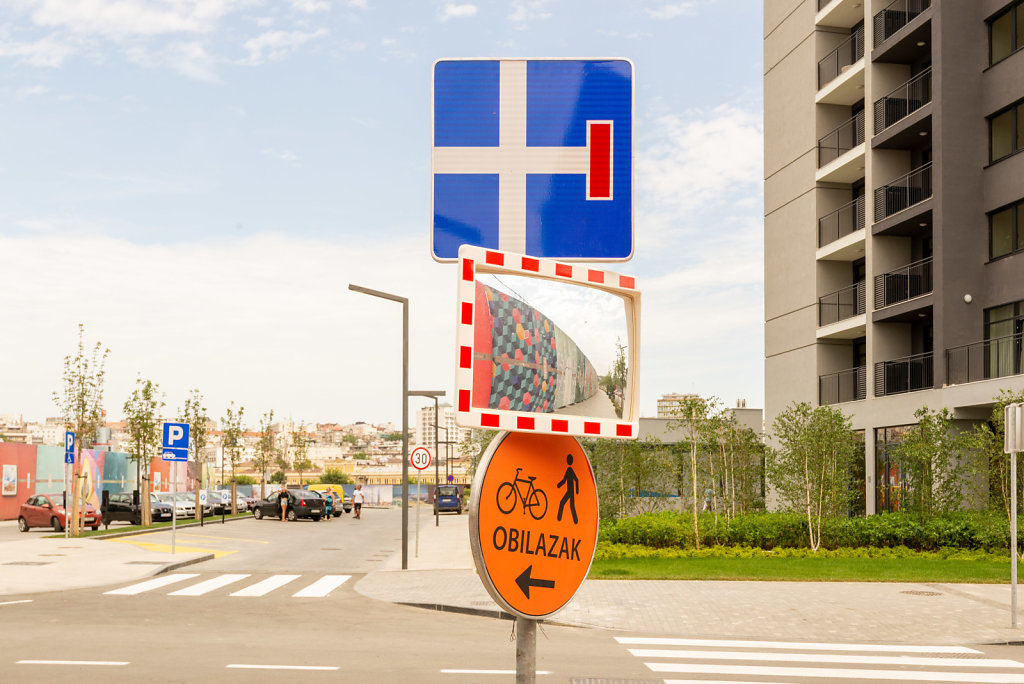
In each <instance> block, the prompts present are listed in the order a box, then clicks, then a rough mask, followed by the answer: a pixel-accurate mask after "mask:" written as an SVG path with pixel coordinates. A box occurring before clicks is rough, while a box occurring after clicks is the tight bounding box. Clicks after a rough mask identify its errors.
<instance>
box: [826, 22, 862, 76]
mask: <svg viewBox="0 0 1024 684" xmlns="http://www.w3.org/2000/svg"><path fill="white" fill-rule="evenodd" d="M862 57H864V27H863V26H861V27H859V28H858V29H857V30H856V31H854V32H853V33H851V34H850V37H849V38H847V39H846V40H844V41H843V42H842V43H840V44H839V45H838V46H837V47H836V49H834V50H833V51H832V52H830V53H828V54H827V55H825V56H824V57H823V58H822V59H821V60H820V61H819V62H818V90H821V89H822V88H824V87H825V86H826V85H827V84H829V83H831V82H832V81H834V80H835V79H836V78H838V77H839V75H840V74H842V73H843V72H845V71H847V70H848V69H850V67H852V66H853V65H854V64H856V63H857V62H858V61H859V60H860V59H861V58H862Z"/></svg>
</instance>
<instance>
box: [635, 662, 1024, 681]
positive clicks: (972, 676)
mask: <svg viewBox="0 0 1024 684" xmlns="http://www.w3.org/2000/svg"><path fill="white" fill-rule="evenodd" d="M644 664H645V665H646V666H647V667H649V668H650V669H651V670H652V671H654V672H673V673H679V674H713V675H739V676H755V677H815V678H819V679H881V680H889V681H897V680H898V681H927V682H979V683H983V684H1004V683H1005V684H1012V683H1022V682H1024V675H1022V674H1017V673H998V672H989V673H984V674H982V673H975V672H937V671H928V670H864V669H853V668H851V669H840V668H830V667H772V666H764V665H704V664H700V663H644ZM677 681H678V682H682V681H684V680H668V679H666V680H665V682H666V684H672V683H673V682H677Z"/></svg>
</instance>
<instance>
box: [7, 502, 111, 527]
mask: <svg viewBox="0 0 1024 684" xmlns="http://www.w3.org/2000/svg"><path fill="white" fill-rule="evenodd" d="M100 522H102V521H101V519H100V513H99V511H97V510H96V509H95V508H93V506H92V504H88V503H87V504H85V506H84V507H83V508H82V524H84V525H85V526H86V527H91V528H92V529H93V530H98V529H100ZM66 525H67V513H66V512H65V511H64V495H63V494H36V495H35V496H30V497H29V498H28V499H27V500H26V501H25V503H23V504H21V509H20V510H19V511H18V529H19V530H21V531H22V532H28V531H29V529H30V528H33V527H51V528H53V531H54V532H60V531H62V530H63V529H64V527H65V526H66Z"/></svg>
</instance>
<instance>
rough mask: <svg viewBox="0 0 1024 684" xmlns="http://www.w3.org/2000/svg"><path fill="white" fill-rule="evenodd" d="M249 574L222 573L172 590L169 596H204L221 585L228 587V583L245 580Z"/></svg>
mask: <svg viewBox="0 0 1024 684" xmlns="http://www.w3.org/2000/svg"><path fill="white" fill-rule="evenodd" d="M248 576H249V575H247V574H239V575H231V574H228V575H221V576H220V577H214V578H213V579H208V580H206V581H204V582H200V583H199V584H193V585H192V586H191V587H185V588H184V589H179V590H178V591H172V592H171V593H170V594H168V596H202V595H203V594H205V593H207V592H211V591H213V590H214V589H220V588H221V587H226V586H227V585H229V584H232V583H234V582H238V581H239V580H243V579H245V578H246V577H248Z"/></svg>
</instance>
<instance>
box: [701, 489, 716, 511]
mask: <svg viewBox="0 0 1024 684" xmlns="http://www.w3.org/2000/svg"><path fill="white" fill-rule="evenodd" d="M714 496H715V490H713V489H711V487H708V488H707V489H705V490H704V508H703V509H701V513H706V512H708V511H710V510H711V508H712V506H711V499H712V498H713V497H714Z"/></svg>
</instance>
